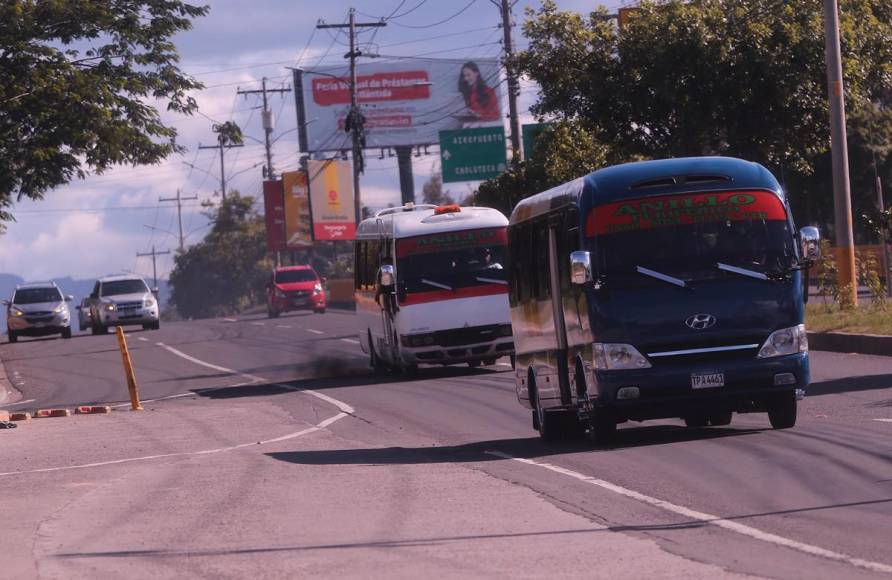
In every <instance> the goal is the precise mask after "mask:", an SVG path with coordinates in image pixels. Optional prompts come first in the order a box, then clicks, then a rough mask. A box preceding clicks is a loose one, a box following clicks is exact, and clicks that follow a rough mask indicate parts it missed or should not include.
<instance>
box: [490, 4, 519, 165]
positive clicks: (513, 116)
mask: <svg viewBox="0 0 892 580" xmlns="http://www.w3.org/2000/svg"><path fill="white" fill-rule="evenodd" d="M491 1H492V3H493V4H495V5H496V6H499V7H500V9H501V10H502V34H503V42H504V49H505V75H506V76H507V77H508V117H509V125H510V127H511V153H512V158H513V159H514V160H515V161H522V160H523V152H522V151H521V148H520V118H519V117H518V115H517V95H518V94H519V93H520V87H519V86H518V83H517V74H516V72H515V70H514V43H513V41H512V40H511V26H512V21H511V8H512V7H513V6H514V4H516V3H517V0H514V2H511V1H510V0H491Z"/></svg>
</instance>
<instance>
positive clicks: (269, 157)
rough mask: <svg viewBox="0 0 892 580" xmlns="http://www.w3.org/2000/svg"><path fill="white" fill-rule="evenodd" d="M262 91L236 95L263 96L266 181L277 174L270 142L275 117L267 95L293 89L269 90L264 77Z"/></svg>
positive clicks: (288, 91) (241, 92)
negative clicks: (274, 170) (274, 168)
mask: <svg viewBox="0 0 892 580" xmlns="http://www.w3.org/2000/svg"><path fill="white" fill-rule="evenodd" d="M262 87H263V88H262V89H260V90H259V91H258V90H253V91H243V90H241V89H239V90H237V91H236V93H238V94H239V95H256V94H262V95H263V114H262V117H263V133H264V140H265V142H266V167H265V168H264V173H265V175H264V176H263V178H264V179H275V174H274V172H273V151H272V143H271V142H270V137H271V136H272V134H273V115H272V112H271V111H270V110H269V102H268V101H267V98H266V94H267V93H283V94H284V93H290V92H291V89H267V88H266V77H263V85H262Z"/></svg>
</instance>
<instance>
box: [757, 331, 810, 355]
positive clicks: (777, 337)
mask: <svg viewBox="0 0 892 580" xmlns="http://www.w3.org/2000/svg"><path fill="white" fill-rule="evenodd" d="M797 352H808V333H807V332H806V331H805V325H804V324H797V325H796V326H791V327H790V328H781V329H780V330H775V331H774V332H772V333H771V335H770V336H769V337H768V340H766V341H765V344H763V345H762V348H761V349H759V356H758V358H772V357H775V356H784V355H787V354H796V353H797Z"/></svg>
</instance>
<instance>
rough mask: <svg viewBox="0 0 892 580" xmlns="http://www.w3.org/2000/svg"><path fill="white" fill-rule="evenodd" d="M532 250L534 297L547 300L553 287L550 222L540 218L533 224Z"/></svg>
mask: <svg viewBox="0 0 892 580" xmlns="http://www.w3.org/2000/svg"><path fill="white" fill-rule="evenodd" d="M531 238H532V243H533V244H532V248H531V249H532V251H531V252H530V255H531V256H533V264H535V265H536V266H535V268H534V271H533V272H531V274H532V275H533V278H534V285H533V292H532V294H533V297H534V298H535V299H537V300H545V299H547V298H548V297H549V296H551V288H550V287H549V286H550V285H549V283H548V280H549V272H550V270H549V268H550V267H551V266H550V260H549V256H548V222H547V221H546V220H539V221H538V222H536V223H534V225H533V235H532V236H531Z"/></svg>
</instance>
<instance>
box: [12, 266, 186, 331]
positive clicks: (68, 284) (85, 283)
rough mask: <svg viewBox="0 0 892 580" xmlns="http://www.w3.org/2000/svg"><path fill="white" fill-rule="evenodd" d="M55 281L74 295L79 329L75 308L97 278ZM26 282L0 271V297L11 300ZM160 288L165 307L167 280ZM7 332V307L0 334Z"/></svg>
mask: <svg viewBox="0 0 892 580" xmlns="http://www.w3.org/2000/svg"><path fill="white" fill-rule="evenodd" d="M53 281H54V282H55V283H56V284H57V285H58V286H59V288H60V289H61V290H62V294H71V295H73V296H74V300H73V301H72V302H71V304H70V306H71V315H72V318H74V319H75V322H74V328H75V329H77V320H76V319H77V311H76V310H75V309H74V307H75V306H77V305H78V304H80V303H81V300H83V299H84V297H85V296H89V294H90V292H92V291H93V285H94V284H96V279H95V278H92V279H88V280H75V279H73V278H72V277H71V276H66V277H65V278H54V279H53ZM146 281H147V282H148V283H149V285H151V284H152V281H151V280H146ZM29 282H30V280H29ZM24 283H25V280H24V279H23V278H22V277H20V276H16V275H15V274H3V273H0V299H2V300H9V299H10V298H12V293H13V291H14V290H15V287H16V285H18V284H24ZM158 290H159V292H158V294H159V296H158V299H159V301H160V302H161V304H162V307H163V306H164V305H166V304H167V299H168V297H169V296H170V294H169V293H168V287H167V281H166V280H158ZM5 333H6V308H0V334H5Z"/></svg>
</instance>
